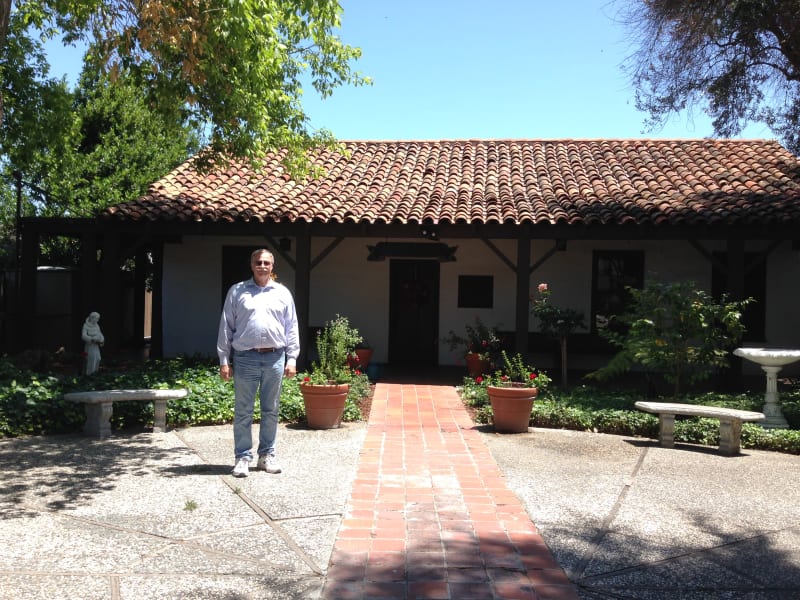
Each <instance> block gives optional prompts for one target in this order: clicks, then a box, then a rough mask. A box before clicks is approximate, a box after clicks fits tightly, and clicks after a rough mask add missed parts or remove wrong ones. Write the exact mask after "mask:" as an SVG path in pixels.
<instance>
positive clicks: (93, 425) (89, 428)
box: [64, 389, 188, 439]
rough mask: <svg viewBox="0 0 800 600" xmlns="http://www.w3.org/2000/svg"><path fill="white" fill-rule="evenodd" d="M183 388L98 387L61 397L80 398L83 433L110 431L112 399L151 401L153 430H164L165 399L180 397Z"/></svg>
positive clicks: (114, 400)
mask: <svg viewBox="0 0 800 600" xmlns="http://www.w3.org/2000/svg"><path fill="white" fill-rule="evenodd" d="M187 393H188V392H187V391H186V390H183V389H180V390H97V391H94V392H70V393H68V394H64V399H65V400H68V401H70V402H81V403H83V405H84V409H85V411H86V423H84V425H83V433H85V434H86V435H91V436H96V437H99V438H101V439H102V438H105V437H109V436H110V435H111V414H112V412H113V410H114V402H129V401H132V400H144V401H149V402H152V403H153V431H154V432H162V433H163V432H164V431H165V430H166V428H167V402H168V401H169V400H177V399H178V398H183V397H185V396H186V394H187Z"/></svg>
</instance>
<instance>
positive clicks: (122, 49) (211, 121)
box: [0, 0, 368, 175]
mask: <svg viewBox="0 0 800 600" xmlns="http://www.w3.org/2000/svg"><path fill="white" fill-rule="evenodd" d="M13 8H14V10H13V11H12V4H11V0H0V125H2V120H3V119H4V114H5V112H6V109H7V107H6V104H5V97H6V94H7V82H8V81H9V78H11V77H12V75H11V70H10V61H9V47H10V42H11V41H12V39H13V38H14V37H17V38H27V39H30V38H32V37H33V36H34V32H41V35H42V36H43V37H45V38H54V37H57V36H61V38H62V39H63V41H64V42H65V43H72V42H75V41H78V40H82V41H86V42H90V43H91V47H92V51H91V52H90V53H89V54H88V55H87V57H86V60H87V61H89V62H92V63H93V64H95V65H97V66H100V67H102V68H104V69H106V70H107V71H108V72H109V74H110V75H111V77H112V80H113V79H114V78H115V77H116V76H117V75H118V74H119V73H121V72H127V73H130V74H131V76H132V77H134V78H136V80H137V81H138V82H140V83H141V84H142V85H143V86H144V88H145V89H146V90H147V100H148V101H149V102H150V103H151V105H152V106H155V107H160V106H162V105H163V106H167V107H170V109H171V107H174V106H175V105H176V104H179V103H183V104H185V106H186V107H187V109H188V110H189V111H190V113H191V114H190V117H191V118H192V119H193V120H194V121H196V122H198V123H203V124H204V125H205V126H206V130H207V131H208V133H209V143H208V145H207V146H206V147H205V148H204V150H203V151H202V152H201V153H200V156H199V159H200V162H199V164H200V166H204V167H210V166H211V165H212V164H213V163H215V162H216V163H220V162H221V163H224V162H226V161H227V160H228V159H229V158H243V159H246V160H248V161H250V162H251V163H252V164H253V165H254V166H258V165H259V164H260V159H261V158H262V157H263V156H264V154H265V153H266V152H268V151H275V150H279V149H287V150H288V152H287V155H286V159H285V164H286V166H287V168H288V169H289V170H290V172H292V173H293V174H295V175H297V174H302V173H304V172H305V170H306V168H307V166H308V163H307V161H306V159H305V150H306V149H308V148H310V147H313V146H316V145H319V144H324V145H328V146H332V145H334V140H333V137H332V135H331V134H330V133H329V132H327V131H324V130H322V131H312V130H311V128H310V126H309V123H308V118H307V116H306V115H305V113H304V112H303V110H302V107H301V104H300V98H301V95H302V94H303V81H304V80H306V79H308V80H310V85H311V86H313V88H314V89H316V91H317V92H318V93H319V94H320V95H321V96H323V97H326V96H328V95H330V94H331V93H332V92H333V90H334V89H335V88H336V87H338V86H339V85H342V84H345V83H349V84H356V85H358V84H362V83H367V82H368V79H367V78H365V77H363V76H361V75H360V74H358V73H356V72H354V71H352V70H351V67H350V62H351V61H353V60H355V59H357V58H358V57H359V56H360V50H359V49H357V48H352V47H350V46H348V45H345V44H343V43H342V42H341V40H340V39H339V38H338V37H337V36H336V35H334V33H333V30H334V29H335V28H337V27H338V26H339V24H340V14H341V12H342V9H341V7H340V6H339V3H338V1H337V0H251V1H248V2H237V1H233V0H183V1H178V0H175V1H170V0H141V1H138V2H125V1H121V0H20V1H19V2H17V3H15V5H14V7H13Z"/></svg>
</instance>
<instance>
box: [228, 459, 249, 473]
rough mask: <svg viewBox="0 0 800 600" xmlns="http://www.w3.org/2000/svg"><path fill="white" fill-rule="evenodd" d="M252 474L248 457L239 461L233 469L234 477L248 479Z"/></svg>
mask: <svg viewBox="0 0 800 600" xmlns="http://www.w3.org/2000/svg"><path fill="white" fill-rule="evenodd" d="M249 474H250V459H249V458H247V457H246V456H243V457H242V458H240V459H238V460H237V461H236V465H235V466H234V467H233V472H232V475H233V476H234V477H247V476H248V475H249Z"/></svg>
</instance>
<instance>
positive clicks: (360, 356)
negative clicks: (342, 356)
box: [348, 339, 372, 371]
mask: <svg viewBox="0 0 800 600" xmlns="http://www.w3.org/2000/svg"><path fill="white" fill-rule="evenodd" d="M353 352H354V354H355V356H351V357H350V358H349V361H348V364H349V365H350V368H351V369H360V370H361V371H365V370H366V369H367V367H368V366H369V361H371V360H372V348H370V345H369V344H368V343H367V341H366V340H364V339H362V340H361V341H360V342H359V343H358V345H356V347H355V350H353Z"/></svg>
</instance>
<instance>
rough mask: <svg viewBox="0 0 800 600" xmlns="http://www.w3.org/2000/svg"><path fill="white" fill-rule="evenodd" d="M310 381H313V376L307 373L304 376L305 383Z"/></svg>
mask: <svg viewBox="0 0 800 600" xmlns="http://www.w3.org/2000/svg"><path fill="white" fill-rule="evenodd" d="M309 381H311V377H309V376H308V375H306V376H305V377H303V382H304V383H308V382H309Z"/></svg>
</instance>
